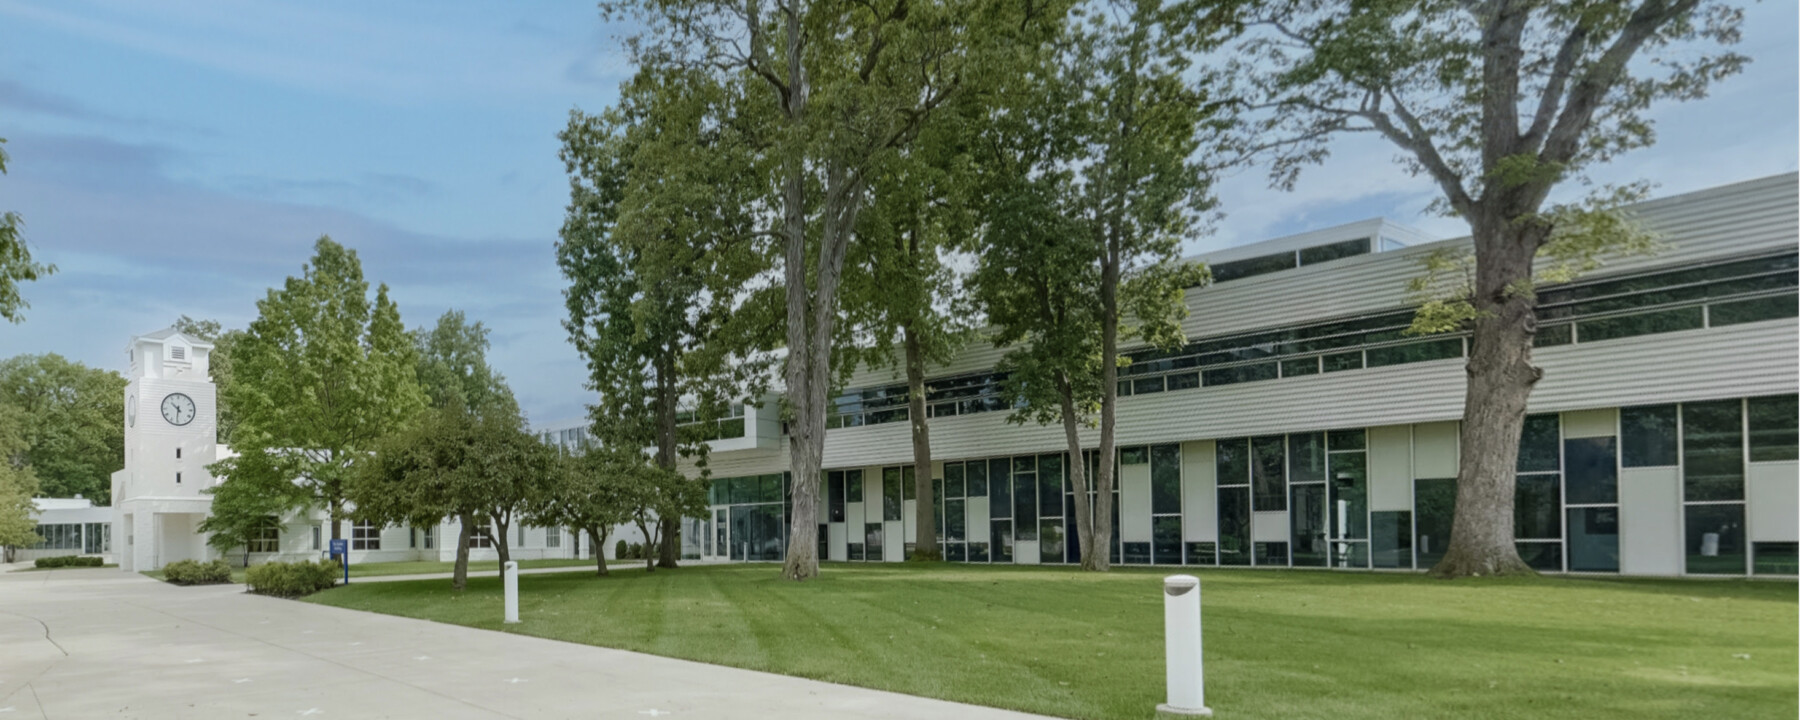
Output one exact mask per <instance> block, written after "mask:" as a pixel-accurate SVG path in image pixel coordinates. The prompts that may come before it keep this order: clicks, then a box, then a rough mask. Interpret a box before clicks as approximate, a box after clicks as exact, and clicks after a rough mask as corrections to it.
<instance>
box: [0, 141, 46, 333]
mask: <svg viewBox="0 0 1800 720" xmlns="http://www.w3.org/2000/svg"><path fill="white" fill-rule="evenodd" d="M5 145H6V138H0V175H5V174H6V161H7V160H9V159H10V156H8V155H7V154H6V147H5ZM23 225H24V220H22V219H20V217H19V214H18V213H16V212H12V211H10V210H9V211H5V212H0V318H5V319H6V321H7V322H11V323H21V322H25V310H26V309H27V308H30V307H31V303H29V302H26V301H25V296H24V295H22V294H20V293H19V283H22V282H31V281H33V280H41V279H43V278H45V277H48V276H49V275H50V274H51V273H54V272H56V266H55V265H49V264H45V263H40V262H35V261H33V260H32V259H31V248H29V247H27V246H26V245H25V238H24V237H22V236H21V235H20V234H19V228H20V227H21V226H23Z"/></svg>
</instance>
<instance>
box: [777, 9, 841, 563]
mask: <svg viewBox="0 0 1800 720" xmlns="http://www.w3.org/2000/svg"><path fill="white" fill-rule="evenodd" d="M783 15H784V19H785V27H786V31H787V38H786V39H787V42H786V44H785V54H784V59H785V60H786V61H787V63H786V85H787V88H786V91H785V92H782V93H779V95H780V99H781V101H782V108H781V109H782V114H783V116H784V118H783V119H784V120H785V123H784V124H785V125H786V126H787V127H788V128H789V129H793V130H798V129H799V128H800V126H801V125H802V123H803V122H804V121H805V117H806V101H807V81H806V72H805V67H804V66H803V65H802V64H801V58H800V53H801V51H802V49H803V48H802V43H801V28H800V13H799V8H797V7H787V8H786V12H785V13H783ZM783 174H784V177H783V178H782V184H781V203H782V208H781V210H782V234H783V235H784V238H783V241H784V242H785V243H786V248H785V251H784V258H783V260H784V263H783V265H784V267H783V270H784V275H785V280H786V282H787V349H788V354H787V363H786V367H785V368H784V372H783V379H784V380H785V381H786V382H787V391H788V395H787V397H788V405H789V409H790V411H791V413H792V414H791V416H790V419H789V422H788V467H789V469H790V470H792V472H793V473H794V482H793V495H794V500H793V523H792V530H791V531H790V532H789V533H788V546H787V553H786V559H785V561H784V562H783V563H782V567H781V576H782V577H784V578H787V579H789V580H806V579H808V578H811V577H814V576H817V575H818V574H819V525H818V514H819V465H820V464H821V462H822V459H823V456H824V453H825V417H824V415H825V408H824V395H825V390H824V388H814V387H813V386H812V377H813V372H812V363H813V357H814V353H813V352H812V342H811V341H812V333H810V332H808V331H809V330H811V329H812V327H811V325H810V324H809V323H808V322H807V320H808V317H809V313H808V310H810V309H811V308H810V305H811V301H812V300H813V296H812V293H811V292H809V290H808V288H807V284H806V269H807V268H806V245H807V242H806V166H805V163H804V161H803V160H802V158H801V148H800V147H798V146H795V147H792V148H790V149H789V151H788V157H787V167H786V168H784V172H783ZM829 241H830V240H829V238H827V242H829ZM829 339H830V338H829V336H827V340H828V341H829ZM827 352H829V350H827ZM815 396H816V397H817V399H815Z"/></svg>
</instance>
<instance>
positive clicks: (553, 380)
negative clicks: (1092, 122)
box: [0, 0, 1800, 422]
mask: <svg viewBox="0 0 1800 720" xmlns="http://www.w3.org/2000/svg"><path fill="white" fill-rule="evenodd" d="M1749 15H1750V17H1749V20H1748V22H1747V23H1746V24H1745V33H1744V35H1745V37H1744V43H1743V45H1742V46H1741V51H1742V52H1745V53H1746V54H1748V55H1750V56H1751V57H1752V58H1754V59H1755V62H1754V63H1753V64H1752V65H1751V66H1750V68H1749V70H1748V71H1747V72H1746V73H1745V74H1743V75H1741V76H1739V77H1735V78H1732V79H1731V80H1729V81H1727V82H1726V83H1724V84H1723V85H1722V86H1720V87H1718V88H1717V89H1716V91H1715V92H1714V94H1713V97H1711V98H1709V99H1707V100H1704V101H1701V102H1697V103H1687V104H1682V105H1668V106H1663V107H1661V108H1659V109H1658V110H1657V111H1656V112H1655V115H1654V117H1655V118H1656V119H1657V120H1658V123H1659V124H1658V132H1659V138H1660V141H1659V143H1658V145H1657V146H1656V147H1654V148H1652V149H1650V150H1645V151H1639V152H1636V153H1633V154H1631V155H1629V156H1627V157H1625V158H1624V159H1622V160H1620V161H1618V162H1616V163H1614V164H1613V165H1611V166H1608V167H1606V168H1604V169H1601V170H1600V171H1598V172H1596V173H1595V176H1596V177H1597V178H1599V179H1601V180H1606V181H1625V180H1632V179H1638V178H1648V179H1651V180H1653V181H1655V182H1656V183H1657V184H1658V193H1659V194H1668V193H1676V192H1683V191H1688V190H1695V189H1699V188H1704V187H1709V186H1712V185H1717V184H1721V183H1726V182H1732V181H1737V180H1744V179H1749V178H1753V177H1760V176H1764V175H1770V174H1774V173H1780V172H1788V171H1792V170H1794V169H1796V166H1797V163H1796V156H1797V154H1800V142H1797V140H1796V138H1797V136H1800V112H1797V110H1796V108H1797V107H1800V89H1797V88H1800V71H1797V68H1796V55H1797V53H1800V43H1797V41H1796V25H1797V23H1800V18H1797V17H1796V9H1795V3H1793V2H1790V1H1787V0H1772V1H1770V2H1764V3H1760V4H1755V5H1751V6H1749ZM623 30H624V29H623V28H619V27H614V26H607V25H605V24H603V23H602V22H601V19H600V16H599V13H598V11H597V9H596V8H595V5H594V3H592V2H589V1H587V0H579V1H570V2H550V1H548V0H543V1H532V2H504V3H493V2H488V3H475V2H451V1H449V0H436V1H433V2H392V1H388V2H381V3H349V2H331V1H318V2H309V3H299V2H255V3H246V2H224V1H186V2H184V1H176V0H171V1H167V2H86V1H83V0H45V1H43V2H16V1H14V0H0V137H6V138H7V139H8V140H9V142H8V143H7V146H6V147H7V150H8V152H10V153H11V154H12V156H13V162H12V164H11V167H10V170H11V174H9V175H6V176H4V177H0V209H4V210H12V211H16V212H18V213H20V214H21V215H22V216H23V217H24V219H25V236H26V238H27V240H28V242H30V243H31V245H32V249H33V253H34V254H35V255H36V257H37V258H39V259H40V260H43V261H47V262H53V263H55V264H57V265H58V266H59V267H60V268H61V272H59V273H57V274H56V275H54V276H52V277H51V278H49V279H47V280H44V281H40V282H37V283H32V284H29V285H27V286H25V287H24V288H23V290H24V292H25V294H26V297H27V299H28V300H29V301H30V302H31V303H32V308H31V310H29V311H28V313H27V321H26V322H25V323H24V324H23V325H13V326H0V357H4V356H10V355H13V354H16V353H24V352H31V353H41V352H56V353H61V354H63V355H65V356H68V357H70V358H73V359H76V360H79V361H82V362H85V363H88V364H90V365H94V366H98V367H105V368H111V369H116V370H123V369H124V366H125V362H124V361H125V356H124V347H125V342H126V340H127V339H128V338H129V337H130V336H131V335H133V334H138V333H144V332H149V331H152V330H156V329H159V328H162V327H164V326H166V325H168V324H169V323H170V322H171V321H173V320H174V319H175V318H176V317H179V316H181V315H183V314H186V315H191V316H194V317H201V318H213V319H217V320H219V321H221V322H223V323H225V324H226V325H228V326H239V327H241V326H243V325H244V324H246V323H248V322H249V321H250V319H251V318H253V317H254V315H255V312H256V306H255V303H256V300H258V299H259V298H261V297H263V295H264V293H265V291H266V289H267V288H269V287H272V286H275V285H278V284H279V283H280V282H281V281H282V279H283V278H285V277H287V276H288V275H292V274H296V273H298V272H299V270H300V266H301V264H303V263H304V262H305V261H306V260H307V258H308V257H309V256H310V254H311V246H312V243H313V241H314V240H316V239H317V238H318V236H319V235H321V234H330V235H331V236H332V237H333V238H335V239H337V240H338V241H340V242H342V243H344V244H346V245H348V246H350V247H353V248H355V249H356V250H357V251H358V252H359V254H360V255H361V256H362V259H363V265H364V272H365V274H366V275H367V276H368V277H369V279H370V280H371V281H372V282H386V283H388V284H389V285H391V286H392V287H393V293H394V297H395V299H396V300H397V301H398V302H399V303H400V306H401V311H402V314H403V316H404V318H405V320H406V322H407V323H408V324H409V325H412V326H416V325H420V324H424V323H428V322H431V321H433V320H434V319H435V318H436V317H437V316H438V315H439V314H441V313H442V312H443V311H444V310H445V309H447V308H452V307H454V308H459V309H462V310H464V311H466V312H468V313H469V315H470V316H471V317H472V318H474V319H478V320H482V321H484V322H485V323H487V324H488V325H489V326H490V327H492V328H493V330H494V334H493V340H494V348H493V350H492V352H491V356H490V357H491V360H492V362H493V363H494V365H495V366H497V367H498V368H499V369H500V371H501V372H503V373H505V374H506V376H507V377H508V378H509V380H510V381H511V383H512V386H513V389H514V391H515V392H516V393H517V394H518V396H519V400H520V404H521V406H522V407H524V408H525V410H526V411H527V412H528V413H529V414H530V416H531V417H532V419H533V420H534V421H539V422H544V421H555V420H561V419H567V418H573V417H577V416H579V415H580V414H581V413H582V406H583V404H584V403H585V402H586V401H587V393H586V391H585V390H583V389H582V381H583V378H584V376H585V370H584V365H583V363H582V361H581V359H580V358H579V357H578V356H577V355H576V353H575V352H574V350H573V349H572V348H571V347H570V346H569V344H568V343H567V341H566V339H565V337H566V336H565V334H564V332H563V330H562V328H561V326H560V325H559V321H560V319H561V318H562V317H563V310H562V305H561V294H560V293H561V289H562V287H563V283H562V279H561V277H560V276H559V275H558V274H557V271H556V267H555V263H554V254H553V244H554V242H555V240H556V231H557V228H558V227H559V226H560V224H561V221H562V212H563V205H564V203H565V201H566V199H567V185H566V180H565V177H564V174H563V168H562V164H561V163H560V162H559V161H558V160H557V159H556V149H557V141H556V132H557V131H558V130H559V129H561V127H562V126H563V124H564V123H565V121H566V119H567V115H568V112H569V110H570V109H571V108H575V107H580V108H583V109H587V110H599V109H600V108H603V107H605V106H606V105H607V104H609V103H610V102H611V101H612V99H613V98H614V97H615V96H616V88H617V86H618V83H619V82H620V81H621V80H623V79H624V78H625V75H626V73H628V71H629V69H628V67H627V66H626V62H625V56H624V53H623V52H622V50H621V48H620V44H619V42H618V36H619V35H620V33H621V32H622V31H623ZM1393 155H1394V153H1393V152H1392V151H1391V150H1390V149H1388V147H1386V146H1384V145H1382V144H1381V143H1379V142H1377V141H1374V140H1373V139H1359V140H1354V141H1349V142H1344V143H1341V144H1339V145H1338V146H1337V148H1336V150H1335V152H1334V155H1333V157H1332V159H1331V160H1330V161H1328V162H1327V163H1326V164H1325V165H1324V166H1323V167H1319V168H1314V169H1312V170H1310V171H1309V172H1308V173H1307V174H1306V175H1305V176H1304V178H1303V180H1302V182H1301V183H1300V185H1299V187H1297V188H1296V189H1295V191H1294V192H1291V193H1287V192H1279V191H1275V190H1270V189H1268V188H1267V187H1266V184H1265V181H1264V176H1263V175H1262V174H1261V173H1260V172H1256V171H1246V172H1241V173H1239V174H1236V175H1233V176H1231V177H1229V178H1227V179H1226V180H1225V181H1224V183H1223V184H1222V185H1221V187H1220V188H1219V196H1220V199H1221V201H1222V204H1223V210H1224V211H1225V212H1226V218H1225V219H1224V220H1223V221H1222V222H1221V223H1220V225H1219V226H1218V227H1217V228H1216V232H1215V233H1214V234H1213V235H1212V236H1210V237H1207V238H1204V239H1198V240H1196V241H1194V242H1193V243H1192V244H1191V247H1190V248H1189V250H1191V251H1195V252H1198V251H1204V250H1210V249H1215V248H1219V247H1225V246H1228V245H1233V244H1239V243H1244V242H1251V241H1254V240H1257V239H1261V238H1266V237H1271V236H1276V235H1281V234H1286V233H1292V232H1299V231H1303V230H1309V229H1315V228H1319V227H1324V226H1328V225H1332V224H1337V223H1342V222H1350V221H1354V220H1360V219H1365V218H1369V217H1374V216H1381V215H1385V216H1387V217H1389V218H1392V219H1394V220H1397V221H1399V222H1403V223H1409V224H1413V225H1416V226H1419V227H1421V228H1424V229H1426V230H1428V231H1431V232H1434V233H1437V234H1440V235H1443V236H1446V237H1448V236H1452V235H1459V234H1466V232H1467V231H1466V229H1464V228H1462V227H1460V224H1459V221H1456V220H1451V219H1445V218H1439V217H1432V216H1428V215H1424V214H1423V210H1424V208H1425V206H1426V204H1427V203H1428V202H1429V201H1430V199H1431V198H1432V196H1433V189H1432V188H1431V186H1430V185H1429V184H1428V183H1426V182H1424V181H1422V180H1420V179H1418V178H1412V177H1409V176H1407V175H1406V174H1405V173H1404V172H1403V171H1402V170H1401V169H1400V168H1398V167H1397V166H1396V165H1394V164H1393V163H1392V162H1391V159H1392V157H1393Z"/></svg>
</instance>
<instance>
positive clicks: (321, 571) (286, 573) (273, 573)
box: [247, 560, 341, 597]
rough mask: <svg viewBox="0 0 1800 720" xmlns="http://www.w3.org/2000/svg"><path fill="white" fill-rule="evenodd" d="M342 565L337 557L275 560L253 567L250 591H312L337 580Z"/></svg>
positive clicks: (298, 593)
mask: <svg viewBox="0 0 1800 720" xmlns="http://www.w3.org/2000/svg"><path fill="white" fill-rule="evenodd" d="M340 569H341V568H340V567H339V566H338V564H337V563H336V562H335V561H326V560H321V561H318V562H295V563H284V562H272V563H266V564H263V565H258V566H256V567H253V568H250V575H249V578H248V579H247V580H248V584H249V585H250V592H253V593H260V594H263V595H273V596H275V597H300V596H302V595H311V594H313V593H316V592H318V591H320V590H325V589H328V588H330V587H332V586H333V585H336V584H337V579H338V572H339V571H340Z"/></svg>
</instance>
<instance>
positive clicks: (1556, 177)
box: [1211, 0, 1748, 576]
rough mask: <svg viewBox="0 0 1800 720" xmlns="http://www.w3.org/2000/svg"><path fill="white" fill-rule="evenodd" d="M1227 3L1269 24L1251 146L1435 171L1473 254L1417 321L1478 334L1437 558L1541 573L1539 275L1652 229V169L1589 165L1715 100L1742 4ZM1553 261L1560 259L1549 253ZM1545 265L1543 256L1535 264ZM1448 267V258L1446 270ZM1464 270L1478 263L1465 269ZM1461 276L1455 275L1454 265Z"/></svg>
mask: <svg viewBox="0 0 1800 720" xmlns="http://www.w3.org/2000/svg"><path fill="white" fill-rule="evenodd" d="M1211 10H1212V11H1213V12H1226V13H1236V16H1235V17H1234V20H1236V21H1240V22H1245V23H1248V24H1250V25H1252V26H1254V27H1255V28H1257V31H1256V32H1253V33H1251V34H1250V35H1248V36H1247V39H1246V40H1245V42H1244V43H1243V44H1242V45H1241V46H1239V47H1237V48H1234V49H1235V50H1236V52H1235V53H1234V55H1235V56H1236V57H1237V58H1238V60H1237V62H1236V66H1235V68H1234V72H1233V73H1232V77H1235V78H1238V79H1240V80H1241V81H1242V82H1243V88H1244V94H1245V97H1247V98H1253V99H1254V102H1256V103H1258V104H1259V105H1260V107H1261V108H1262V110H1263V111H1264V113H1265V114H1264V115H1262V119H1261V121H1260V123H1259V124H1258V125H1257V126H1256V127H1255V128H1254V129H1255V130H1256V131H1257V132H1258V133H1259V137H1258V138H1257V140H1256V141H1255V142H1254V143H1253V147H1255V148H1257V149H1259V150H1261V151H1262V152H1264V153H1266V155H1265V157H1267V158H1269V164H1270V167H1271V178H1272V180H1273V181H1274V182H1275V183H1276V184H1277V185H1282V186H1291V185H1292V183H1293V181H1294V178H1295V177H1296V175H1297V173H1298V172H1299V171H1300V170H1301V169H1302V168H1304V167H1305V166H1306V165H1308V164H1311V163H1316V162H1318V161H1320V160H1321V159H1323V158H1324V157H1326V155H1327V154H1328V152H1329V149H1330V144H1329V143H1330V142H1331V140H1332V139H1333V138H1335V137H1336V136H1338V135H1341V134H1344V133H1356V132H1361V133H1370V134H1373V135H1376V136H1379V137H1382V138H1384V139H1386V140H1387V141H1389V142H1390V143H1392V144H1393V145H1394V147H1395V148H1397V149H1398V150H1399V153H1400V154H1399V160H1400V163H1401V164H1402V166H1403V167H1404V168H1405V169H1406V170H1407V171H1409V172H1411V173H1412V174H1415V175H1421V176H1424V177H1426V178H1428V179H1430V180H1431V181H1432V183H1433V184H1434V185H1436V186H1437V188H1438V190H1439V191H1440V193H1441V195H1440V197H1439V203H1438V205H1439V208H1440V209H1442V210H1444V211H1447V212H1450V213H1453V214H1455V215H1457V216H1459V217H1462V218H1463V219H1465V220H1466V221H1467V222H1468V223H1469V228H1470V230H1471V231H1472V235H1473V242H1472V256H1471V257H1467V258H1457V257H1443V256H1441V255H1440V256H1434V257H1433V258H1431V259H1430V260H1429V261H1428V268H1427V273H1426V275H1425V276H1424V278H1423V279H1422V280H1420V281H1419V282H1416V283H1415V284H1414V286H1413V287H1414V289H1415V290H1418V291H1422V292H1423V293H1424V298H1423V299H1424V300H1425V301H1426V302H1425V305H1424V307H1423V308H1422V310H1421V312H1420V313H1419V314H1418V319H1417V321H1416V322H1415V325H1414V329H1415V331H1424V332H1433V331H1443V330H1451V329H1466V330H1468V331H1470V333H1471V340H1470V353H1469V362H1468V376H1469V380H1468V389H1467V395H1466V400H1465V402H1464V415H1463V424H1462V443H1461V453H1460V458H1461V460H1460V462H1461V466H1460V468H1459V472H1458V486H1457V503H1456V519H1455V524H1454V526H1453V527H1454V529H1453V531H1452V534H1451V540H1450V545H1449V547H1448V549H1447V551H1446V553H1445V555H1444V558H1443V560H1442V561H1441V562H1440V563H1439V564H1438V566H1437V568H1435V569H1434V572H1436V573H1438V574H1440V575H1448V576H1463V575H1493V574H1504V573H1524V572H1530V570H1529V568H1527V567H1526V566H1525V564H1524V563H1523V562H1522V561H1521V560H1520V559H1519V555H1518V552H1517V550H1516V548H1515V546H1514V544H1513V498H1514V492H1515V490H1514V487H1513V485H1514V480H1513V468H1514V465H1515V462H1516V459H1517V455H1518V449H1519V437H1520V432H1521V430H1522V427H1523V423H1524V416H1525V407H1526V402H1527V399H1528V398H1529V396H1530V393H1531V389H1532V387H1533V386H1534V385H1535V384H1536V383H1537V381H1538V380H1539V378H1540V377H1542V374H1543V371H1542V370H1541V369H1540V368H1538V367H1537V366H1535V365H1533V364H1532V360H1531V347H1532V341H1533V337H1534V335H1535V334H1536V330H1537V319H1536V314H1535V305H1536V295H1535V293H1534V292H1533V287H1534V284H1535V283H1537V282H1539V281H1541V280H1546V279H1548V280H1567V279H1569V278H1572V277H1574V276H1575V275H1577V274H1579V273H1581V272H1583V271H1587V270H1591V269H1593V268H1595V267H1597V266H1598V265H1599V264H1600V262H1601V261H1602V260H1603V259H1604V258H1605V257H1606V256H1607V255H1610V254H1615V253H1621V252H1644V251H1647V250H1649V249H1650V248H1651V247H1652V245H1653V244H1652V238H1651V237H1650V236H1649V235H1648V234H1647V233H1644V232H1643V231H1641V230H1640V229H1638V228H1637V227H1636V226H1635V225H1634V224H1633V223H1631V222H1630V221H1629V219H1628V218H1624V217H1622V216H1621V215H1620V213H1621V206H1622V205H1623V204H1624V203H1626V202H1628V201H1631V200H1635V199H1638V198H1641V197H1642V196H1643V195H1644V193H1645V192H1646V190H1647V185H1645V184H1642V183H1635V184H1627V185H1624V186H1617V187H1598V188H1591V189H1590V190H1589V191H1588V192H1586V193H1585V194H1584V196H1582V197H1578V198H1576V199H1573V200H1569V201H1553V200H1552V196H1553V193H1554V192H1555V191H1556V190H1557V189H1558V188H1559V187H1566V186H1568V185H1570V184H1576V185H1589V184H1590V183H1591V181H1590V180H1589V177H1588V175H1587V171H1588V170H1589V169H1590V168H1592V167H1594V166H1595V165H1597V164H1601V163H1605V162H1607V161H1610V160H1612V159H1614V158H1616V157H1618V156H1619V155H1620V154H1622V153H1625V152H1628V151H1630V150H1634V149H1637V148H1642V147H1646V146H1648V145H1650V144H1651V143H1652V142H1653V141H1654V140H1655V132H1654V127H1655V125H1654V123H1653V122H1652V120H1651V118H1650V116H1649V115H1648V111H1649V109H1650V107H1651V106H1652V105H1653V104H1655V103H1657V102H1659V101H1667V100H1677V101H1680V100H1693V99H1698V98H1701V97H1704V96H1705V95H1706V93H1707V92H1708V90H1709V89H1710V88H1711V86H1712V84H1713V83H1714V82H1717V81H1719V80H1721V79H1723V78H1725V77H1728V76H1730V75H1733V74H1735V73H1737V72H1738V71H1740V70H1741V69H1742V68H1743V66H1744V63H1745V62H1747V61H1748V60H1747V58H1745V57H1744V56H1743V55H1740V54H1738V53H1735V52H1731V51H1729V50H1728V49H1727V48H1729V47H1730V46H1731V45H1733V44H1735V43H1736V42H1737V41H1738V38H1739V28H1740V25H1741V23H1742V18H1743V11H1742V9H1741V8H1739V7H1737V6H1735V5H1732V4H1729V3H1726V2H1723V1H1722V0H1636V1H1634V2H1612V1H1608V2H1600V1H1592V2H1569V3H1544V2H1536V1H1535V0H1480V1H1479V2H1444V1H1443V0H1393V1H1384V2H1359V3H1333V2H1323V1H1321V0H1263V1H1260V2H1246V3H1240V4H1227V5H1218V6H1214V7H1213V8H1211ZM1540 258H1542V259H1543V260H1544V262H1542V263H1538V261H1539V259H1540ZM1534 263H1536V264H1537V265H1538V266H1539V267H1543V268H1545V269H1546V270H1547V273H1545V274H1543V275H1539V274H1534V270H1533V267H1534ZM1446 270H1450V271H1451V272H1448V273H1446V272H1445V271H1446ZM1465 271H1466V274H1465ZM1446 277H1448V278H1454V280H1452V281H1451V282H1450V283H1448V284H1447V285H1446V284H1441V283H1439V282H1438V281H1439V280H1440V279H1443V278H1446Z"/></svg>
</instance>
